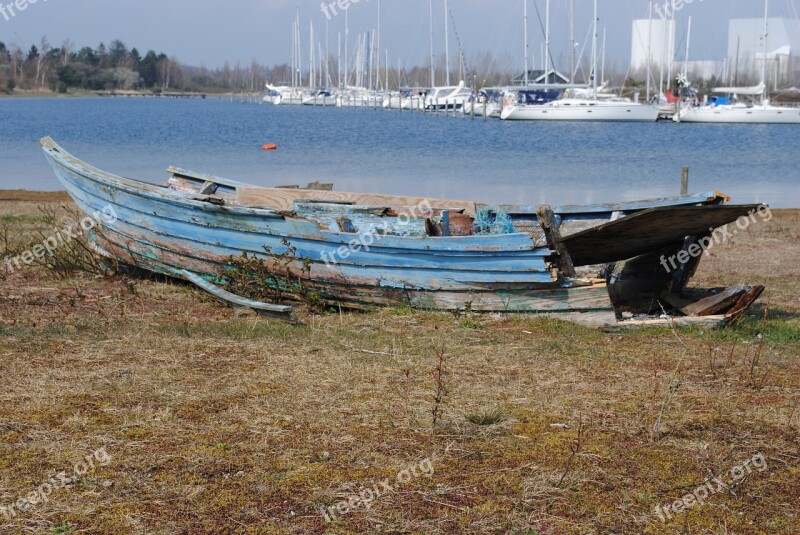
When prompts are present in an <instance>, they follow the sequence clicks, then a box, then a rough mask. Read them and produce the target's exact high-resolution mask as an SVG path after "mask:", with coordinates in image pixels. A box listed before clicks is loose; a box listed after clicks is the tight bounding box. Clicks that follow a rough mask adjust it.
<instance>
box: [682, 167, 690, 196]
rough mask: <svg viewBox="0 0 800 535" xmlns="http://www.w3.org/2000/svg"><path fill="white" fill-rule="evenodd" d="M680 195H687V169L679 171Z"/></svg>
mask: <svg viewBox="0 0 800 535" xmlns="http://www.w3.org/2000/svg"><path fill="white" fill-rule="evenodd" d="M681 195H689V168H688V167H684V168H683V169H682V170H681Z"/></svg>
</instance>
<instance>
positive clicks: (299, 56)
mask: <svg viewBox="0 0 800 535" xmlns="http://www.w3.org/2000/svg"><path fill="white" fill-rule="evenodd" d="M300 39H301V37H300V11H299V10H298V12H297V85H299V86H300V87H302V86H303V54H302V53H301V50H300V49H301V48H302V45H301V44H300Z"/></svg>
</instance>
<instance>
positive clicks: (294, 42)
mask: <svg viewBox="0 0 800 535" xmlns="http://www.w3.org/2000/svg"><path fill="white" fill-rule="evenodd" d="M296 77H297V31H296V28H295V23H294V22H293V23H292V89H294V88H295V79H296Z"/></svg>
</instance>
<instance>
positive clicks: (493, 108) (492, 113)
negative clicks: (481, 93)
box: [464, 102, 501, 118]
mask: <svg viewBox="0 0 800 535" xmlns="http://www.w3.org/2000/svg"><path fill="white" fill-rule="evenodd" d="M484 106H485V107H484ZM473 108H474V109H475V117H483V116H484V115H486V117H492V118H499V117H500V109H501V106H500V105H499V104H496V103H494V102H488V103H486V104H485V105H484V104H483V103H482V102H467V103H466V104H464V114H465V115H472V113H473V111H472V110H473Z"/></svg>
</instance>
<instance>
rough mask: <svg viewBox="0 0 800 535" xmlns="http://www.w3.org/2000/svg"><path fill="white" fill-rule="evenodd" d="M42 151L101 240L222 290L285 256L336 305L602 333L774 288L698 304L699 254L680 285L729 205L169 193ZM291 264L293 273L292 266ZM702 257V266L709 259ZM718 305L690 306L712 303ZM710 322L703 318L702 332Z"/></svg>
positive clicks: (216, 184) (240, 190)
mask: <svg viewBox="0 0 800 535" xmlns="http://www.w3.org/2000/svg"><path fill="white" fill-rule="evenodd" d="M41 146H42V149H43V150H44V153H45V155H46V157H47V160H48V161H49V163H50V164H51V166H52V167H53V169H54V170H55V173H56V175H57V177H58V179H59V180H60V181H61V183H62V184H63V185H64V187H65V188H66V190H67V191H68V192H69V194H70V195H71V196H72V198H73V199H74V200H75V202H76V203H77V204H78V206H79V207H80V208H81V210H83V212H85V213H86V214H93V213H97V212H98V211H102V210H104V209H105V210H106V211H109V210H112V211H113V213H114V214H115V216H116V217H115V218H114V220H113V221H109V220H107V221H98V223H99V225H98V226H97V227H96V230H97V231H96V232H93V233H92V240H93V245H94V246H95V247H96V249H97V251H98V252H99V253H100V254H102V255H104V256H106V257H109V258H112V259H114V260H116V261H118V262H121V263H123V264H127V265H130V266H135V267H137V268H141V269H145V270H148V271H151V272H155V273H160V274H165V275H169V276H172V277H176V278H182V279H187V278H188V277H187V273H188V274H191V275H192V277H191V278H194V279H195V280H194V282H197V277H201V278H202V279H204V280H206V281H208V282H213V281H218V280H219V277H220V276H221V273H224V272H225V269H226V266H230V263H231V260H232V259H233V258H237V257H241V256H242V255H243V254H247V255H248V256H249V257H251V258H252V257H256V258H258V259H260V260H261V261H263V263H264V264H265V265H269V264H270V263H274V262H276V261H277V260H276V257H280V258H281V259H282V261H283V262H284V264H282V267H286V269H287V271H289V273H290V275H291V277H290V279H291V280H293V281H296V282H297V284H299V285H302V286H303V287H304V288H305V289H309V288H310V289H313V291H314V292H316V294H317V295H318V296H319V299H320V300H321V301H322V302H324V303H327V304H331V305H338V306H342V307H346V308H354V309H366V308H370V307H375V306H390V305H410V306H413V307H417V308H424V309H438V310H453V311H463V310H471V311H476V312H519V313H539V314H552V315H557V316H560V317H563V318H565V319H570V320H576V321H582V322H585V323H593V324H598V325H610V324H616V323H617V322H618V320H619V319H620V318H622V317H623V315H625V314H627V315H629V316H631V317H633V316H639V315H642V314H654V313H655V314H656V315H660V314H661V313H662V307H663V308H664V309H666V310H667V311H669V312H670V313H674V315H675V316H684V317H687V318H689V317H694V318H699V317H705V318H708V319H707V320H705V321H706V322H708V321H711V322H724V321H729V320H731V319H733V318H735V317H736V316H738V315H739V314H741V313H742V312H743V311H744V310H746V309H747V308H748V307H749V306H750V305H751V304H752V303H753V302H754V301H755V299H757V298H758V296H759V295H760V293H761V291H763V287H745V288H740V289H738V290H737V291H736V292H730V291H728V290H727V289H722V290H717V291H710V292H706V293H703V294H702V295H694V296H691V295H690V292H689V291H688V290H687V286H688V281H689V279H690V278H691V276H692V275H693V274H694V271H695V270H696V268H697V264H698V263H699V260H700V257H694V256H693V257H692V259H691V261H689V262H686V263H684V264H682V265H681V266H680V267H679V268H678V269H675V270H673V271H670V272H667V271H665V270H664V269H663V268H662V267H661V265H660V264H659V258H661V257H663V256H664V255H667V257H670V256H673V255H675V254H678V253H679V252H681V251H684V250H687V249H688V248H689V247H691V246H692V245H694V244H696V243H697V242H698V241H699V240H701V239H702V238H703V237H705V236H707V235H708V234H709V232H710V231H713V229H715V228H717V227H720V226H723V225H725V224H727V223H730V222H732V221H735V220H736V219H737V218H739V217H741V216H745V215H747V214H749V213H752V211H753V210H755V209H757V206H755V205H744V206H732V205H728V204H727V202H728V200H729V199H727V197H725V196H724V195H721V194H718V193H714V192H711V193H706V194H700V195H689V196H682V197H674V198H664V199H657V200H650V201H639V202H628V203H619V204H608V205H598V206H580V207H579V206H565V207H556V208H550V207H547V206H541V207H540V206H524V205H517V206H499V207H489V206H486V205H482V204H478V203H475V202H468V201H457V200H445V199H426V198H421V197H419V198H418V197H403V196H396V195H376V194H361V193H344V192H335V191H331V188H330V187H329V186H326V185H320V184H317V185H314V186H312V187H310V188H306V189H301V188H298V187H295V188H260V187H255V186H250V185H247V184H243V183H240V182H235V181H231V180H226V179H222V178H217V177H212V176H208V175H204V174H200V173H194V172H190V171H184V170H181V169H176V168H170V172H171V173H172V176H171V177H170V178H169V180H168V181H167V182H166V183H165V184H164V185H163V186H157V185H153V184H148V183H144V182H140V181H136V180H132V179H127V178H122V177H118V176H115V175H112V174H109V173H106V172H104V171H101V170H99V169H96V168H94V167H92V166H90V165H88V164H86V163H84V162H82V161H80V160H78V159H77V158H75V157H74V156H72V155H70V154H69V153H67V152H66V151H65V150H64V149H62V148H61V147H59V146H58V145H57V144H56V143H55V142H54V141H53V140H52V139H50V138H49V137H48V138H44V139H42V140H41ZM287 253H291V255H292V258H291V259H290V261H289V262H288V263H286V255H287ZM701 256H702V255H701ZM703 300H705V301H704V302H705V303H706V305H708V306H702V305H701V306H697V307H694V308H691V307H690V305H692V304H693V303H696V302H700V301H703ZM692 321H698V320H692Z"/></svg>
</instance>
